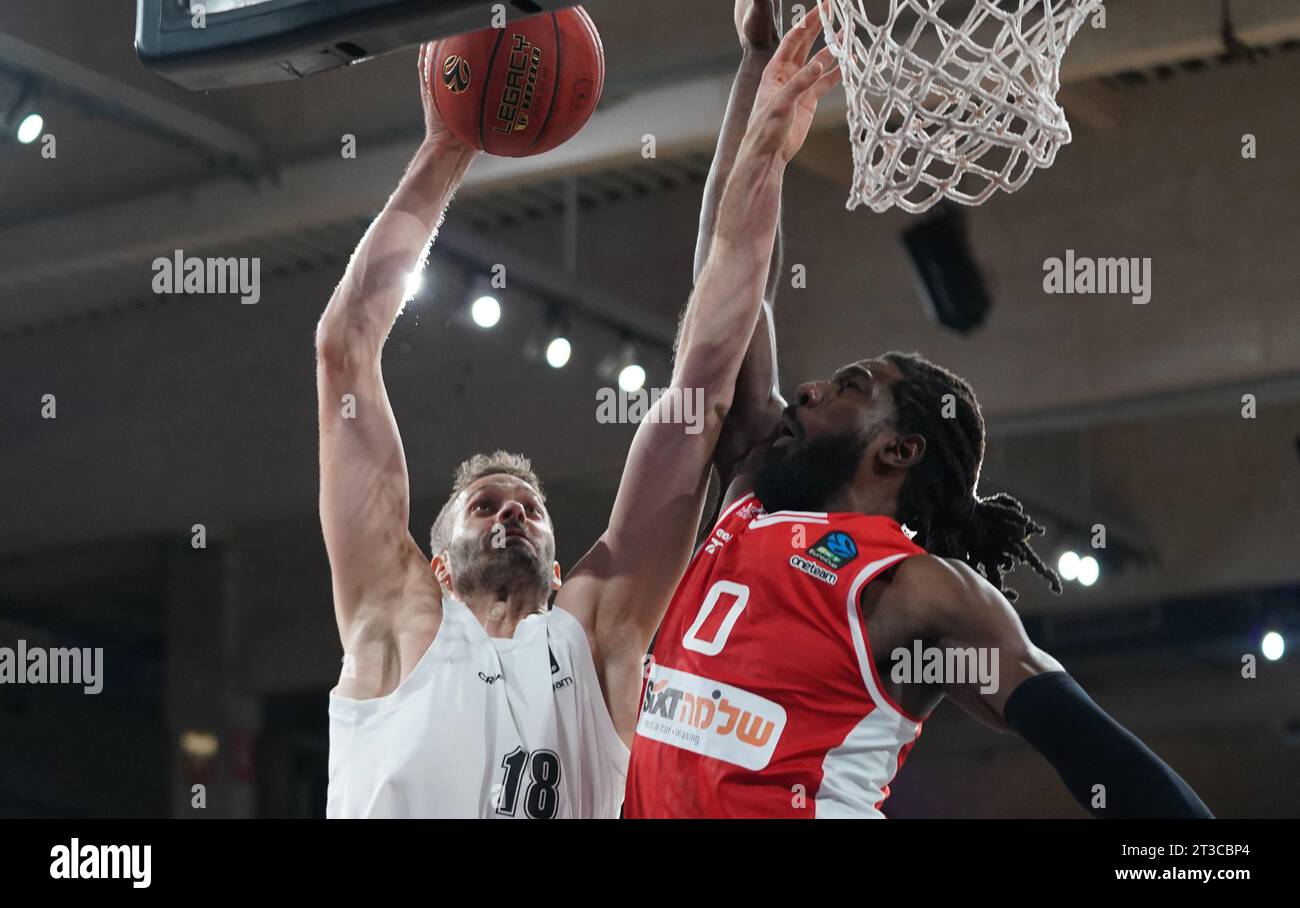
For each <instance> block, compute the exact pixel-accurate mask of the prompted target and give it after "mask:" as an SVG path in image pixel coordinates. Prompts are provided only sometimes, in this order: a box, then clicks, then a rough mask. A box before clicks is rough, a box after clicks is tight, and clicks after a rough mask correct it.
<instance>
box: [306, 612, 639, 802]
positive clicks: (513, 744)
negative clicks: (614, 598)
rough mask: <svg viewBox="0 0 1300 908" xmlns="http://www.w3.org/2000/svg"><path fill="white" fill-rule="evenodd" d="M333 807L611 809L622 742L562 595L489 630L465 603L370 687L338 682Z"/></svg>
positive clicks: (620, 777) (620, 776) (333, 710)
mask: <svg viewBox="0 0 1300 908" xmlns="http://www.w3.org/2000/svg"><path fill="white" fill-rule="evenodd" d="M329 715H330V753H329V790H328V797H327V803H326V809H325V813H326V816H329V817H401V818H406V817H471V818H472V817H478V818H489V817H490V818H511V817H513V818H519V819H522V818H526V817H527V818H550V817H604V818H616V817H617V816H618V814H619V808H620V806H621V804H622V801H623V791H624V787H625V784H626V779H627V761H628V750H627V746H626V745H625V744H624V743H623V741H622V740H621V739H620V738H619V736H618V733H617V732H616V731H615V730H614V723H613V721H612V720H611V719H610V716H609V709H608V708H607V707H606V705H605V700H604V697H603V696H602V695H601V690H600V683H599V681H598V679H597V677H596V667H595V663H594V662H593V661H592V657H591V648H590V646H589V645H588V642H587V634H586V632H585V631H584V630H583V629H582V625H581V624H579V623H578V620H577V619H576V618H574V617H573V616H572V615H570V614H569V613H568V612H566V611H564V610H563V609H552V610H551V611H549V612H546V613H543V614H538V615H531V616H529V617H528V618H525V619H524V620H523V621H521V622H520V623H519V626H518V627H517V628H516V630H515V635H514V637H512V638H509V639H506V638H495V637H490V636H489V635H488V633H487V631H485V630H484V629H483V626H482V625H481V624H480V623H479V622H478V619H477V618H475V617H474V615H473V613H472V612H470V610H469V609H468V608H466V607H465V606H464V605H463V604H462V603H460V602H457V601H456V600H454V599H450V598H447V597H444V598H443V601H442V624H441V626H440V627H439V628H438V633H437V636H436V637H435V638H434V640H433V642H432V643H431V644H429V648H428V649H427V650H425V652H424V655H423V656H421V657H420V661H419V662H418V663H417V664H416V666H415V670H414V671H412V672H411V674H410V676H409V677H407V678H406V680H404V681H403V682H402V683H401V684H400V685H398V687H397V689H396V690H395V691H393V692H392V693H391V694H388V695H387V696H384V697H378V698H376V699H372V700H353V699H349V698H347V697H341V696H339V695H338V694H336V693H334V692H331V693H330V704H329Z"/></svg>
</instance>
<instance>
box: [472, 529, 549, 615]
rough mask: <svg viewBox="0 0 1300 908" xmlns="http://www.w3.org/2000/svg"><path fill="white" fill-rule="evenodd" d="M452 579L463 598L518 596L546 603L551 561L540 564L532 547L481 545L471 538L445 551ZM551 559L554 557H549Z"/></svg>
mask: <svg viewBox="0 0 1300 908" xmlns="http://www.w3.org/2000/svg"><path fill="white" fill-rule="evenodd" d="M447 554H448V556H449V561H450V564H449V565H448V566H449V567H450V569H451V577H452V582H453V583H454V584H455V586H456V594H457V596H458V597H460V598H462V599H466V598H469V597H471V596H478V595H490V596H494V597H500V596H502V595H503V594H504V595H505V596H509V595H518V596H519V597H520V598H524V599H536V600H538V601H541V602H545V601H546V599H547V597H548V596H549V595H550V591H551V568H550V564H549V563H547V564H545V565H543V564H542V563H541V561H540V560H539V559H538V558H537V557H536V556H534V555H533V552H532V549H530V548H526V547H525V546H521V545H510V546H506V547H505V548H503V549H493V548H486V549H485V548H482V547H481V546H480V545H478V544H477V543H476V542H474V541H472V540H466V541H465V542H463V543H461V544H459V545H455V546H453V547H452V548H451V549H450V550H449V551H448V553H447ZM550 560H551V561H554V559H553V558H552V559H550Z"/></svg>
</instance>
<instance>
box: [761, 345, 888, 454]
mask: <svg viewBox="0 0 1300 908" xmlns="http://www.w3.org/2000/svg"><path fill="white" fill-rule="evenodd" d="M902 378H903V376H902V373H901V372H899V371H898V367H897V366H895V365H894V364H893V363H891V362H889V361H888V360H883V359H864V360H860V361H858V362H856V363H850V364H849V365H847V366H844V367H843V368H841V369H839V370H837V371H836V372H835V374H834V375H833V376H831V377H830V378H829V379H826V380H824V381H813V382H805V383H804V384H802V385H800V386H799V388H798V390H797V392H796V393H795V399H794V402H793V404H792V405H791V406H789V407H787V408H786V411H785V415H784V416H783V417H782V419H781V427H780V429H779V430H778V436H777V438H776V439H775V440H774V441H773V442H772V444H773V446H774V447H784V446H787V445H798V444H800V443H806V442H811V441H815V440H816V439H818V438H823V437H827V436H842V435H854V436H862V437H866V438H874V437H876V436H879V435H880V434H882V433H883V432H884V430H886V429H887V428H889V427H890V426H891V425H892V422H893V416H894V396H893V390H892V389H893V386H894V385H895V384H896V383H897V382H899V381H902Z"/></svg>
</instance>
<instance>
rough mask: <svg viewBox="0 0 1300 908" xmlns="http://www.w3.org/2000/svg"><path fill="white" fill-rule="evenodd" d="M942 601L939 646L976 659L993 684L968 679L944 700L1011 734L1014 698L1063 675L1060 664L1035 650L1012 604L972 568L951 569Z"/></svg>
mask: <svg viewBox="0 0 1300 908" xmlns="http://www.w3.org/2000/svg"><path fill="white" fill-rule="evenodd" d="M949 570H950V571H952V574H951V575H950V576H949V582H947V583H945V584H943V586H942V588H943V594H942V595H943V599H944V600H946V601H943V602H939V603H936V604H935V607H934V610H933V614H934V615H936V616H938V621H937V624H938V627H937V631H938V633H937V639H938V646H939V647H940V648H941V649H942V650H943V651H944V652H945V653H947V652H951V651H953V650H954V649H956V650H961V651H962V652H963V653H970V652H971V651H973V654H974V656H975V658H976V660H978V661H977V662H976V664H986V665H988V666H989V667H990V668H991V669H992V671H991V676H992V677H991V680H989V681H981V680H978V679H969V678H967V679H965V681H964V683H955V682H954V680H953V679H949V683H947V684H945V685H944V693H945V695H946V696H947V697H948V698H949V699H950V700H952V701H953V702H954V703H956V704H957V705H958V706H960V707H961V708H962V709H963V710H965V711H966V712H967V713H969V714H970V715H971V716H973V717H974V718H976V719H978V720H979V721H981V722H984V723H985V724H987V725H991V726H993V727H995V728H998V729H1000V730H1007V728H1008V726H1007V724H1006V720H1005V719H1004V718H1003V710H1004V708H1005V707H1006V703H1007V698H1008V697H1010V696H1011V692H1012V691H1013V690H1015V689H1016V687H1018V686H1019V685H1020V683H1021V682H1022V681H1024V680H1026V679H1027V678H1032V677H1033V676H1035V675H1040V674H1043V673H1044V672H1051V671H1061V664H1060V663H1059V662H1057V661H1056V660H1055V659H1054V658H1052V656H1050V655H1048V654H1047V653H1046V652H1044V651H1043V650H1041V649H1039V648H1038V647H1037V646H1035V645H1034V643H1033V641H1031V640H1030V639H1029V635H1028V634H1026V633H1025V627H1024V625H1023V624H1022V623H1021V621H1020V616H1019V615H1017V614H1016V611H1015V609H1014V608H1012V606H1011V603H1010V602H1008V601H1007V599H1006V597H1004V596H1003V595H1002V594H1001V593H1000V592H998V591H997V590H996V589H995V588H994V587H993V586H992V585H991V584H990V583H989V582H988V581H987V580H985V579H984V577H983V576H982V575H980V574H979V573H978V572H977V571H975V570H974V569H973V568H970V567H968V566H966V565H964V564H963V565H960V566H959V567H957V568H953V567H952V566H949Z"/></svg>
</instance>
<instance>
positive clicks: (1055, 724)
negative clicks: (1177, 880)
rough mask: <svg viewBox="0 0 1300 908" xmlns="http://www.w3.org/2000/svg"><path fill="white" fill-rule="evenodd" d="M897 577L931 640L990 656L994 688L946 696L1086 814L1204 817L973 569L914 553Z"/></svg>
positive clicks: (1184, 788) (1194, 800)
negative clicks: (1039, 767)
mask: <svg viewBox="0 0 1300 908" xmlns="http://www.w3.org/2000/svg"><path fill="white" fill-rule="evenodd" d="M904 569H906V570H907V571H908V572H909V576H908V577H907V579H906V580H904V577H903V573H904ZM899 580H900V581H902V582H904V583H906V584H907V585H908V586H910V587H911V591H912V592H911V594H910V597H909V598H911V599H912V601H914V602H917V603H920V607H921V609H922V610H923V611H924V614H925V615H926V621H925V624H926V625H928V633H927V636H931V635H932V636H933V637H934V638H935V639H937V643H936V645H937V646H939V647H941V648H943V649H944V650H945V651H949V648H959V649H965V648H968V647H978V648H983V649H985V650H987V651H989V652H992V653H996V655H997V660H998V661H997V663H996V664H997V666H998V674H997V682H998V683H997V689H996V690H994V691H990V692H987V693H985V692H982V691H981V689H980V682H979V681H972V682H971V683H969V684H963V685H956V684H949V685H946V686H945V688H944V692H945V694H946V695H947V696H948V697H949V699H951V700H953V701H954V702H956V703H957V704H958V705H959V706H961V707H962V709H964V710H965V711H966V712H968V713H970V714H971V715H972V716H974V717H975V718H977V719H980V720H981V721H983V722H985V723H987V724H991V725H993V726H994V727H998V728H1002V729H1013V730H1015V731H1016V732H1018V733H1019V734H1020V736H1021V737H1022V738H1024V739H1025V741H1026V742H1028V743H1029V745H1030V746H1032V747H1033V748H1034V749H1035V750H1037V751H1038V752H1039V753H1040V754H1042V755H1043V757H1044V758H1046V759H1047V761H1048V762H1049V763H1050V764H1051V765H1052V768H1053V769H1055V770H1056V772H1057V774H1058V775H1059V776H1060V777H1061V781H1062V782H1064V783H1065V786H1066V788H1068V789H1069V791H1070V794H1071V795H1073V796H1074V799H1075V800H1076V801H1078V802H1079V805H1080V806H1081V807H1083V808H1084V809H1085V810H1087V811H1088V812H1089V813H1091V814H1092V815H1093V816H1094V817H1098V818H1105V817H1111V818H1149V819H1168V818H1184V819H1193V818H1210V817H1212V814H1211V813H1210V811H1209V809H1208V808H1207V807H1206V806H1205V804H1204V803H1202V801H1201V799H1200V798H1198V797H1197V796H1196V793H1195V792H1194V791H1192V789H1191V788H1190V787H1189V786H1188V784H1187V783H1186V782H1185V781H1183V779H1182V777H1181V776H1179V775H1178V773H1176V772H1174V770H1173V769H1171V768H1170V767H1169V765H1168V764H1166V763H1165V762H1164V761H1163V760H1161V759H1160V758H1159V757H1158V756H1156V755H1155V753H1153V752H1152V751H1151V749H1150V748H1148V747H1147V746H1146V745H1145V744H1143V743H1142V741H1141V740H1139V739H1138V738H1137V736H1135V735H1134V734H1133V733H1132V732H1130V731H1129V730H1128V729H1126V728H1125V727H1124V726H1122V725H1120V724H1119V723H1118V722H1116V721H1115V720H1114V719H1112V718H1111V717H1110V716H1109V715H1108V714H1107V713H1106V712H1105V711H1104V710H1103V709H1102V708H1101V707H1100V706H1098V705H1097V703H1096V702H1094V701H1093V699H1092V698H1091V697H1089V696H1088V695H1087V694H1086V693H1085V692H1084V691H1083V688H1081V687H1080V686H1079V685H1078V684H1077V683H1076V682H1075V681H1074V679H1073V678H1071V677H1070V675H1069V674H1067V673H1066V671H1065V669H1064V668H1063V667H1062V666H1061V664H1060V663H1059V662H1057V661H1056V660H1055V659H1053V658H1052V657H1051V656H1049V655H1048V654H1047V653H1045V652H1043V651H1042V650H1041V649H1039V648H1038V647H1036V646H1034V644H1033V643H1031V642H1030V640H1029V638H1028V636H1027V635H1026V634H1025V629H1024V626H1023V625H1022V624H1021V623H1020V618H1019V616H1017V615H1016V612H1015V610H1014V609H1013V608H1012V607H1011V604H1010V603H1009V602H1007V600H1006V599H1005V598H1004V597H1003V596H1002V594H1001V593H999V592H998V591H997V590H995V589H994V588H993V586H992V585H991V584H989V582H988V581H987V580H985V579H984V578H983V577H982V576H981V575H980V574H979V572H977V571H976V570H975V569H973V568H971V567H970V566H969V565H967V564H965V563H963V562H957V561H953V560H950V559H942V558H935V557H933V556H920V557H916V558H909V559H908V560H907V561H906V562H905V563H904V565H903V566H902V567H900V569H899Z"/></svg>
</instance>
